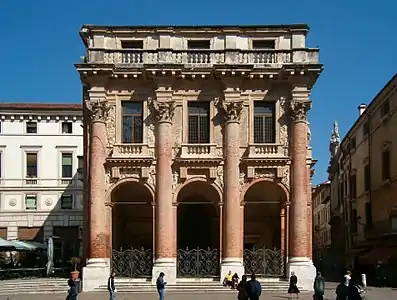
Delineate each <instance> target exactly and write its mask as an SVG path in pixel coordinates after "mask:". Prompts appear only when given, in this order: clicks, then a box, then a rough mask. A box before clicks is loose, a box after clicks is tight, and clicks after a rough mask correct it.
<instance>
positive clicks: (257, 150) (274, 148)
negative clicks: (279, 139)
mask: <svg viewBox="0 0 397 300" xmlns="http://www.w3.org/2000/svg"><path fill="white" fill-rule="evenodd" d="M275 156H283V146H282V145H279V144H250V145H249V150H248V157H253V158H254V157H275Z"/></svg>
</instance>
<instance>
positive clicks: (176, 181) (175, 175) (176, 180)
mask: <svg viewBox="0 0 397 300" xmlns="http://www.w3.org/2000/svg"><path fill="white" fill-rule="evenodd" d="M178 184H179V173H178V172H177V171H174V172H173V173H172V191H173V192H175V190H176V188H177V187H178Z"/></svg>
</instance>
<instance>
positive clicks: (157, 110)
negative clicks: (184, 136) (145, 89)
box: [148, 98, 176, 122]
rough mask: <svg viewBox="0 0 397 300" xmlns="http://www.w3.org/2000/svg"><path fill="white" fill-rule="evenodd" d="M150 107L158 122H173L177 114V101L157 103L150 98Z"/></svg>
mask: <svg viewBox="0 0 397 300" xmlns="http://www.w3.org/2000/svg"><path fill="white" fill-rule="evenodd" d="M148 107H149V110H150V112H151V113H152V115H153V117H154V119H155V120H156V121H157V122H171V121H172V117H173V116H174V112H175V108H176V105H175V101H172V100H171V101H157V100H153V99H151V98H149V101H148Z"/></svg>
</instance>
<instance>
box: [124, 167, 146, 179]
mask: <svg viewBox="0 0 397 300" xmlns="http://www.w3.org/2000/svg"><path fill="white" fill-rule="evenodd" d="M123 178H136V179H140V178H141V172H140V170H139V169H133V168H120V179H123Z"/></svg>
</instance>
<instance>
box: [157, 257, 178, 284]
mask: <svg viewBox="0 0 397 300" xmlns="http://www.w3.org/2000/svg"><path fill="white" fill-rule="evenodd" d="M161 272H163V273H164V274H165V276H164V280H165V282H167V284H172V285H174V284H176V258H158V259H156V261H155V263H154V265H153V268H152V284H154V285H155V284H156V280H157V278H158V277H159V274H160V273H161Z"/></svg>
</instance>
